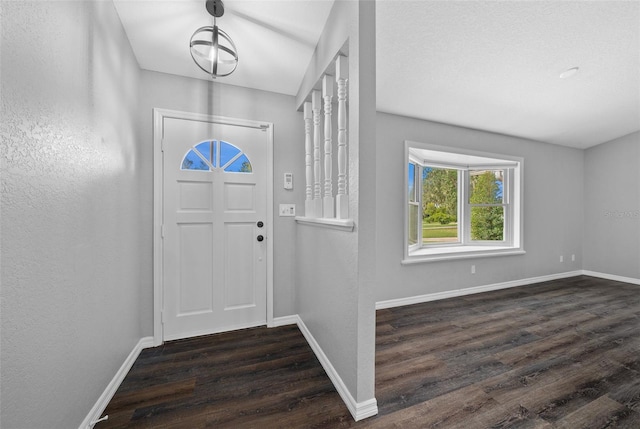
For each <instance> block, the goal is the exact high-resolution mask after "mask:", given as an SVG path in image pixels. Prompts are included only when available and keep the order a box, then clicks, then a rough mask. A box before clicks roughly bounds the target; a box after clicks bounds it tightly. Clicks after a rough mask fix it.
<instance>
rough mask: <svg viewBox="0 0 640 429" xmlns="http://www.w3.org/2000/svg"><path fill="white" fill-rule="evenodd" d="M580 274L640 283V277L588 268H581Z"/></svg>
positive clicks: (635, 283)
mask: <svg viewBox="0 0 640 429" xmlns="http://www.w3.org/2000/svg"><path fill="white" fill-rule="evenodd" d="M582 274H584V275H585V276H591V277H599V278H601V279H607V280H615V281H618V282H623V283H631V284H634V285H640V279H634V278H633V277H623V276H618V275H615V274H606V273H598V272H596V271H588V270H582Z"/></svg>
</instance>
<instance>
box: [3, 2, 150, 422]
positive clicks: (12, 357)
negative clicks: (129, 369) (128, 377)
mask: <svg viewBox="0 0 640 429" xmlns="http://www.w3.org/2000/svg"><path fill="white" fill-rule="evenodd" d="M1 50H2V66H1V67H2V69H1V85H2V88H1V89H2V120H1V121H0V123H1V128H0V135H1V136H2V143H1V152H0V158H1V162H2V199H1V203H2V212H1V228H2V244H1V246H2V248H1V251H2V273H1V282H2V292H1V293H2V295H1V296H2V309H1V313H2V316H1V324H2V340H1V350H2V352H1V368H2V369H1V374H0V376H1V386H2V387H1V395H2V402H1V406H2V409H1V410H0V413H1V418H2V427H3V428H7V429H9V428H65V429H68V428H74V427H78V426H79V425H80V423H81V422H82V420H83V419H84V418H85V417H86V416H87V413H88V412H89V410H90V409H91V407H92V406H93V405H94V404H95V402H96V401H97V399H98V397H99V396H100V394H102V392H103V390H104V389H105V387H106V386H107V384H108V383H109V382H110V381H111V379H112V378H113V376H114V375H115V374H116V372H117V370H118V368H119V367H120V366H121V365H122V363H123V362H124V360H125V358H126V357H127V355H128V354H129V353H130V352H131V350H132V349H133V347H134V346H135V344H136V343H137V342H138V340H139V339H140V338H141V337H142V336H143V331H142V329H141V327H140V317H139V309H140V307H141V293H140V291H141V288H144V289H145V290H147V289H148V288H149V287H150V283H151V277H150V273H151V267H150V266H149V258H148V256H147V255H148V254H149V253H150V251H151V247H150V246H151V242H150V240H149V238H148V237H147V236H146V235H145V234H143V229H141V226H142V225H144V222H145V221H146V216H144V215H143V213H142V212H143V210H145V209H146V208H145V207H142V206H141V205H140V204H139V200H140V199H141V198H142V196H143V192H146V189H143V188H142V186H141V185H142V183H141V182H142V180H141V174H140V171H144V170H145V169H146V167H144V165H145V163H147V162H148V160H147V159H145V158H143V157H142V156H146V153H143V152H142V151H141V145H140V139H139V135H138V129H137V123H136V118H137V116H138V105H137V93H138V89H137V88H138V83H139V68H138V65H137V63H136V61H135V59H134V56H133V53H132V52H131V48H130V47H129V42H128V41H127V38H126V37H125V33H124V31H123V29H122V27H121V24H120V21H119V19H118V16H117V14H116V12H115V9H114V7H113V5H112V4H111V2H78V1H70V2H42V1H37V2H27V1H23V2H2V45H1ZM142 298H143V299H147V297H146V296H142Z"/></svg>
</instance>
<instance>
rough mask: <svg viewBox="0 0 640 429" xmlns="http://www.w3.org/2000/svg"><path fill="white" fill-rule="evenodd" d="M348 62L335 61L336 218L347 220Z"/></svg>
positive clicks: (343, 58)
mask: <svg viewBox="0 0 640 429" xmlns="http://www.w3.org/2000/svg"><path fill="white" fill-rule="evenodd" d="M348 79H349V62H348V61H347V57H344V56H342V55H341V56H339V57H338V59H337V60H336V83H337V86H338V193H337V195H336V218H338V219H349V195H348V194H347V80H348Z"/></svg>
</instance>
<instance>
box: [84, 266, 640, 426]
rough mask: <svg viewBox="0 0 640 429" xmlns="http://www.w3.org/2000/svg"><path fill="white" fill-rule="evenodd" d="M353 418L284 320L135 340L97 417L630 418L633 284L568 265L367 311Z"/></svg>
mask: <svg viewBox="0 0 640 429" xmlns="http://www.w3.org/2000/svg"><path fill="white" fill-rule="evenodd" d="M376 343H377V347H376V398H377V400H378V408H379V414H378V415H377V416H375V417H372V418H369V419H366V420H363V421H360V422H357V423H356V422H354V421H353V420H352V418H351V416H350V415H349V413H348V411H347V409H346V407H345V405H344V404H343V403H342V401H341V399H340V397H339V396H338V394H337V393H336V391H335V389H334V388H333V386H332V384H331V382H330V381H329V378H328V377H327V376H326V374H325V373H324V371H323V369H322V367H321V366H320V363H319V362H318V360H317V359H316V358H315V356H314V354H313V352H312V351H311V349H310V347H309V346H308V345H307V344H306V342H305V340H304V337H303V336H302V334H301V333H300V332H299V330H298V328H297V327H295V326H285V327H280V328H274V329H266V328H255V329H248V330H244V331H238V332H232V333H225V334H218V335H211V336H205V337H199V338H194V339H188V340H180V341H174V342H168V343H166V344H165V345H163V346H160V347H157V348H152V349H146V350H144V351H143V352H142V353H141V354H140V356H139V358H138V359H137V361H136V363H135V364H134V366H133V368H132V369H131V371H130V372H129V374H128V375H127V377H126V378H125V380H124V382H123V383H122V385H121V386H120V388H119V390H118V392H117V393H116V395H115V396H114V397H113V399H112V401H111V402H110V403H109V405H108V407H107V409H106V411H105V414H108V415H109V419H108V420H107V421H106V422H101V423H98V424H97V425H96V426H95V427H96V428H97V429H104V428H133V427H135V428H204V427H212V428H261V429H267V428H350V427H354V428H465V429H474V428H566V429H579V428H633V429H638V428H640V286H637V285H630V284H626V283H619V282H615V281H611V280H603V279H598V278H593V277H586V276H579V277H572V278H569V279H563V280H557V281H550V282H545V283H539V284H534V285H530V286H523V287H518V288H513V289H506V290H501V291H494V292H487V293H482V294H477V295H468V296H464V297H458V298H453V299H447V300H442V301H434V302H429V303H424V304H417V305H412V306H406V307H398V308H392V309H385V310H379V311H378V312H377V338H376Z"/></svg>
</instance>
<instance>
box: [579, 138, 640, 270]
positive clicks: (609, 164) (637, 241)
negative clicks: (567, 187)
mask: <svg viewBox="0 0 640 429" xmlns="http://www.w3.org/2000/svg"><path fill="white" fill-rule="evenodd" d="M584 158H585V175H584V187H585V198H584V212H585V223H584V266H583V268H584V269H585V270H589V271H595V272H598V273H604V274H611V275H616V276H622V277H630V278H633V279H640V133H638V132H636V133H633V134H629V135H627V136H625V137H621V138H619V139H616V140H613V141H611V142H608V143H603V144H600V145H598V146H594V147H591V148H589V149H587V150H586V151H585V157H584Z"/></svg>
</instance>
